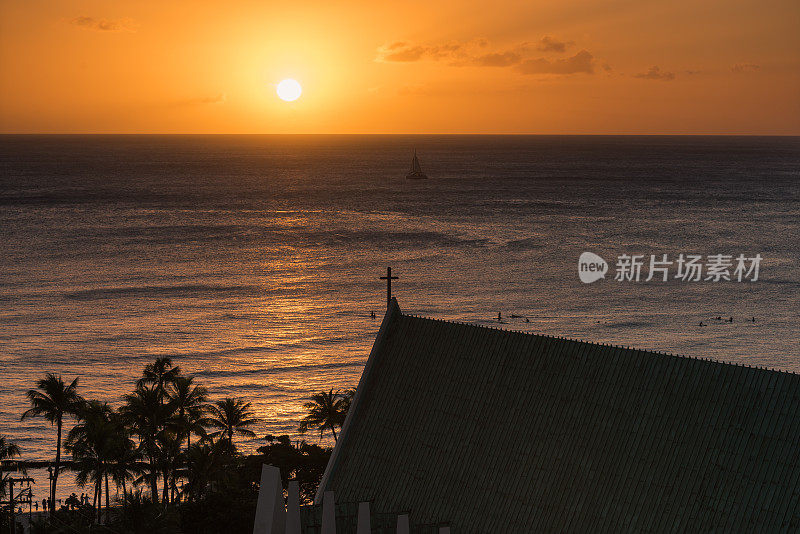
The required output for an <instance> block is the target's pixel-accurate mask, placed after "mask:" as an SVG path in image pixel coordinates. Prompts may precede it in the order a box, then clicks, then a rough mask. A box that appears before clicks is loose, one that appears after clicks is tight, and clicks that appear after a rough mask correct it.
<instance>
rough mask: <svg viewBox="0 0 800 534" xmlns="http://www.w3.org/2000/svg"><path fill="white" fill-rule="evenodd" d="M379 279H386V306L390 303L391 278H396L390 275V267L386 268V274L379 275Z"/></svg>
mask: <svg viewBox="0 0 800 534" xmlns="http://www.w3.org/2000/svg"><path fill="white" fill-rule="evenodd" d="M381 280H386V307H387V308H388V307H389V306H390V305H391V303H392V280H397V277H396V276H392V268H391V267H387V268H386V276H381Z"/></svg>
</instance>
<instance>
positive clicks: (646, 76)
mask: <svg viewBox="0 0 800 534" xmlns="http://www.w3.org/2000/svg"><path fill="white" fill-rule="evenodd" d="M633 77H634V78H641V79H643V80H661V81H664V82H668V81H671V80H674V79H675V73H672V72H667V71H663V70H661V69H660V68H659V67H658V66H657V65H653V66H652V67H650V68H649V69H648V70H647V72H640V73H638V74H634V75H633Z"/></svg>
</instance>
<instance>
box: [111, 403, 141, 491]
mask: <svg viewBox="0 0 800 534" xmlns="http://www.w3.org/2000/svg"><path fill="white" fill-rule="evenodd" d="M114 419H115V420H116V423H117V428H118V434H117V437H116V439H115V440H114V444H113V446H112V450H111V456H110V458H109V460H108V461H109V464H108V474H109V475H111V480H112V481H113V482H114V484H116V486H117V488H120V487H121V488H122V504H123V506H125V503H126V497H127V495H128V486H127V483H128V482H129V481H133V480H135V479H136V477H137V476H138V475H141V473H142V463H141V460H142V454H141V451H140V450H139V449H138V448H137V447H136V444H135V443H134V442H133V440H132V439H131V438H130V435H129V434H128V430H127V429H126V428H125V426H124V419H123V418H122V415H120V414H119V413H118V412H117V413H116V414H114Z"/></svg>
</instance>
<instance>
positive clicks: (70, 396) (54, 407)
mask: <svg viewBox="0 0 800 534" xmlns="http://www.w3.org/2000/svg"><path fill="white" fill-rule="evenodd" d="M36 387H37V389H29V390H28V392H27V394H26V395H27V397H28V400H29V401H30V403H31V407H30V408H29V409H28V410H26V411H25V413H23V414H22V419H23V420H24V419H26V418H28V417H33V416H41V417H44V418H45V419H46V420H48V421H50V424H51V425H53V424H54V425H56V461H55V465H54V471H53V483H52V485H51V487H50V511H51V512H52V511H53V510H54V509H55V502H56V485H57V484H58V473H59V471H60V469H61V432H62V428H63V425H64V416H65V415H74V414H75V413H76V412H77V411H78V409H79V408H80V407H81V406H82V404H83V398H81V396H80V395H78V379H77V378H76V379H75V380H73V381H72V382H71V383H70V384H69V385H66V384H65V383H64V381H63V380H62V379H61V377H60V376H56V375H55V374H53V373H47V375H45V377H44V378H42V379H41V380H39V382H37V384H36Z"/></svg>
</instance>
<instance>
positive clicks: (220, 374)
mask: <svg viewBox="0 0 800 534" xmlns="http://www.w3.org/2000/svg"><path fill="white" fill-rule="evenodd" d="M364 363H365V362H362V361H359V362H333V363H319V364H305V365H287V366H285V367H271V368H269V369H240V370H236V371H233V370H219V371H212V370H209V369H204V370H202V371H198V372H197V373H195V374H196V375H197V376H204V377H208V378H230V377H237V376H253V375H275V374H282V373H293V372H296V371H315V370H316V371H319V370H328V369H344V368H348V367H363V366H364Z"/></svg>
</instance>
